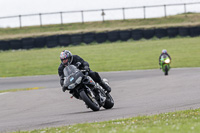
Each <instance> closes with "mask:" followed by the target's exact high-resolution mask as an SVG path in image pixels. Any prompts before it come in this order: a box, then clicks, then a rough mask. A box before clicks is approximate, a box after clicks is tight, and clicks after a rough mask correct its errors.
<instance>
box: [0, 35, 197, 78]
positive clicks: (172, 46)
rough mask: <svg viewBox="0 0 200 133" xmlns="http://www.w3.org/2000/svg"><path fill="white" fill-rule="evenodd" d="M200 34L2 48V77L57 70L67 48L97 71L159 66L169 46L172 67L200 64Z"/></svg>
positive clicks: (0, 57) (48, 72) (0, 64)
mask: <svg viewBox="0 0 200 133" xmlns="http://www.w3.org/2000/svg"><path fill="white" fill-rule="evenodd" d="M199 42H200V37H195V38H191V37H186V38H174V39H168V38H165V39H161V40H158V39H156V38H154V39H153V40H141V41H133V40H129V41H127V42H115V43H103V44H95V45H82V46H69V47H56V48H44V49H31V50H17V51H1V52H0V61H1V62H0V66H1V67H0V77H14V76H31V75H49V74H57V68H58V66H59V64H60V59H59V55H60V52H61V51H62V50H64V49H68V50H70V51H71V52H72V53H73V54H74V55H76V54H77V55H79V56H81V57H82V58H83V59H84V60H86V61H88V62H89V64H90V68H91V69H92V70H94V71H98V72H101V71H122V70H123V71H124V70H141V69H156V68H159V65H158V57H159V55H160V53H161V50H162V49H167V50H168V53H169V54H170V55H171V57H172V64H171V67H172V68H177V67H200V62H199V58H200V54H199V49H200V45H199Z"/></svg>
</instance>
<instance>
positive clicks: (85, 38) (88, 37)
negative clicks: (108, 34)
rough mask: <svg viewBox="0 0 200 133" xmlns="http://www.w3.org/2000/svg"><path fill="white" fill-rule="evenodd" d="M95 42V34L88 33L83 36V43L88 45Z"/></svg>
mask: <svg viewBox="0 0 200 133" xmlns="http://www.w3.org/2000/svg"><path fill="white" fill-rule="evenodd" d="M94 41H95V33H93V32H88V33H85V34H83V42H84V43H86V44H89V43H92V42H94Z"/></svg>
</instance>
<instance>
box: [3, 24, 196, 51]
mask: <svg viewBox="0 0 200 133" xmlns="http://www.w3.org/2000/svg"><path fill="white" fill-rule="evenodd" d="M177 35H180V36H183V37H184V36H191V37H196V36H200V26H193V27H169V28H157V29H145V30H144V29H133V30H121V31H119V30H114V31H109V32H101V33H94V32H88V33H83V34H79V33H77V34H64V35H52V36H46V37H36V38H30V37H29V38H23V39H13V40H0V50H10V49H14V50H17V49H31V48H43V47H45V46H47V47H48V48H52V47H56V46H68V45H70V44H72V45H78V44H80V43H82V42H84V43H86V44H89V43H92V42H94V41H96V42H97V43H103V42H106V41H107V40H109V41H110V42H115V41H118V40H121V41H127V40H128V39H130V38H132V39H133V40H140V39H142V38H145V39H150V38H152V37H153V36H156V37H158V38H162V37H167V36H168V37H170V38H171V37H176V36H177Z"/></svg>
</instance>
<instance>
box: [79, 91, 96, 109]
mask: <svg viewBox="0 0 200 133" xmlns="http://www.w3.org/2000/svg"><path fill="white" fill-rule="evenodd" d="M80 96H81V98H82V100H83V101H84V102H85V104H86V105H87V106H88V107H89V108H91V109H92V110H93V111H99V109H100V106H99V104H98V102H97V101H96V99H95V98H93V97H92V96H91V95H90V94H89V93H87V92H85V91H84V90H83V91H81V92H80Z"/></svg>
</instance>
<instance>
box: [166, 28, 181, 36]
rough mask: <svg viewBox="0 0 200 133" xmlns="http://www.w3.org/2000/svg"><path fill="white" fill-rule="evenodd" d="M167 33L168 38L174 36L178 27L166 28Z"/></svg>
mask: <svg viewBox="0 0 200 133" xmlns="http://www.w3.org/2000/svg"><path fill="white" fill-rule="evenodd" d="M167 33H168V36H169V37H170V38H172V37H176V36H177V35H178V28H175V27H174V28H168V29H167Z"/></svg>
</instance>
